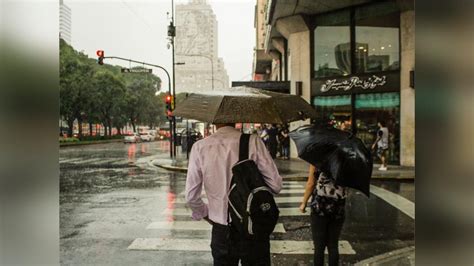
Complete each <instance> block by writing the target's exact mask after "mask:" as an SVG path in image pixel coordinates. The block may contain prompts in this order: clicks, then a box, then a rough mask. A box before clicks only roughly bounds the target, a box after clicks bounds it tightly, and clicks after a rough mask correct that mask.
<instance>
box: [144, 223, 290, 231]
mask: <svg viewBox="0 0 474 266" xmlns="http://www.w3.org/2000/svg"><path fill="white" fill-rule="evenodd" d="M211 228H212V227H211V225H210V224H209V223H207V222H205V221H174V222H153V223H151V224H149V225H148V226H147V227H146V229H165V230H194V231H210V230H211ZM273 232H275V233H286V231H285V228H284V227H283V224H282V223H277V224H276V226H275V230H273Z"/></svg>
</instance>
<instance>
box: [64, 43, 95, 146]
mask: <svg viewBox="0 0 474 266" xmlns="http://www.w3.org/2000/svg"><path fill="white" fill-rule="evenodd" d="M82 56H84V55H82ZM59 72H60V73H59V74H60V82H59V88H60V90H59V93H60V105H59V110H60V115H61V116H62V117H63V118H64V119H65V120H66V122H67V124H68V127H69V131H68V134H69V135H72V133H73V132H72V129H73V124H74V120H76V119H77V120H78V123H79V125H81V123H82V122H83V119H84V116H85V113H86V109H87V106H88V101H89V100H90V98H91V97H90V93H89V92H88V90H89V88H91V78H92V75H93V68H92V67H91V66H90V65H89V64H88V63H87V62H84V61H83V60H81V54H79V53H77V52H76V51H74V49H73V48H72V47H71V46H69V45H68V44H66V43H65V42H64V41H63V40H60V68H59ZM79 137H82V127H81V126H79Z"/></svg>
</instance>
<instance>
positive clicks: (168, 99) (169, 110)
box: [165, 94, 174, 119]
mask: <svg viewBox="0 0 474 266" xmlns="http://www.w3.org/2000/svg"><path fill="white" fill-rule="evenodd" d="M165 103H166V115H167V116H168V119H172V117H173V107H174V97H173V96H172V95H169V94H166V96H165Z"/></svg>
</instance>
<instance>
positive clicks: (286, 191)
mask: <svg viewBox="0 0 474 266" xmlns="http://www.w3.org/2000/svg"><path fill="white" fill-rule="evenodd" d="M304 191H305V188H304V187H301V186H299V187H283V188H282V189H281V190H280V193H278V194H289V193H293V194H296V193H301V194H304ZM185 194H186V191H181V193H179V194H178V195H181V196H184V195H185ZM278 194H277V195H276V196H277V197H278ZM201 196H206V192H205V191H204V190H202V191H201Z"/></svg>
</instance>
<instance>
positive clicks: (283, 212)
mask: <svg viewBox="0 0 474 266" xmlns="http://www.w3.org/2000/svg"><path fill="white" fill-rule="evenodd" d="M279 209H280V217H282V216H306V215H309V212H306V213H301V212H300V210H299V209H298V208H279ZM161 214H163V215H174V216H190V215H191V209H187V208H176V209H168V208H166V209H164V210H163V211H162V212H161Z"/></svg>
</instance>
